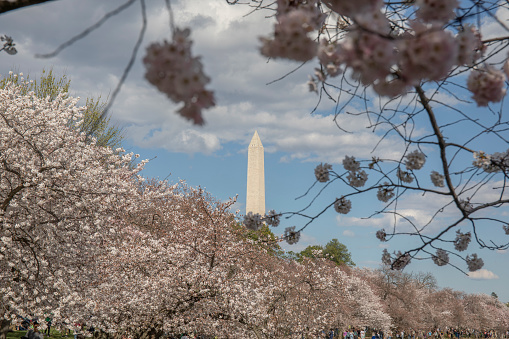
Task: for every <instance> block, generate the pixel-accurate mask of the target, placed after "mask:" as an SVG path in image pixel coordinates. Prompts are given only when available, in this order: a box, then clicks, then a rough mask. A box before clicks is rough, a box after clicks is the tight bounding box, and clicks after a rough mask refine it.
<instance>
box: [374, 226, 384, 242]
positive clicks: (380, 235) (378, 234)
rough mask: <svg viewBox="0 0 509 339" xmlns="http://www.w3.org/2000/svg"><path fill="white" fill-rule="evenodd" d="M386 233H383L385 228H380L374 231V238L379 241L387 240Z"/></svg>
mask: <svg viewBox="0 0 509 339" xmlns="http://www.w3.org/2000/svg"><path fill="white" fill-rule="evenodd" d="M386 237H387V233H385V229H384V228H382V229H381V230H378V231H376V238H377V239H378V240H380V241H387V239H386Z"/></svg>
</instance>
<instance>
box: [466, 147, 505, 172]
mask: <svg viewBox="0 0 509 339" xmlns="http://www.w3.org/2000/svg"><path fill="white" fill-rule="evenodd" d="M473 165H474V166H475V167H477V168H481V169H482V170H483V171H485V172H486V173H496V172H500V171H501V170H502V169H505V168H508V167H509V150H507V151H505V152H495V153H493V154H486V153H485V152H483V151H479V152H474V161H473Z"/></svg>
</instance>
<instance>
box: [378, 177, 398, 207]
mask: <svg viewBox="0 0 509 339" xmlns="http://www.w3.org/2000/svg"><path fill="white" fill-rule="evenodd" d="M384 185H389V183H388V182H386V183H384ZM394 195H395V193H394V188H392V187H387V186H385V187H384V186H381V187H378V192H377V193H376V197H377V198H378V200H380V201H382V202H387V201H389V200H390V199H392V198H393V197H394Z"/></svg>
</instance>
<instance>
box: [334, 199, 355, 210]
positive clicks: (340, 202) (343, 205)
mask: <svg viewBox="0 0 509 339" xmlns="http://www.w3.org/2000/svg"><path fill="white" fill-rule="evenodd" d="M334 209H335V210H336V212H338V213H341V214H347V213H348V212H350V210H351V209H352V202H351V201H350V200H348V199H345V198H344V197H341V198H340V199H336V201H335V202H334Z"/></svg>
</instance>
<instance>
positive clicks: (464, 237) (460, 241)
mask: <svg viewBox="0 0 509 339" xmlns="http://www.w3.org/2000/svg"><path fill="white" fill-rule="evenodd" d="M470 238H471V234H470V232H467V233H461V232H460V230H457V231H456V239H455V240H454V248H455V249H456V250H457V251H460V252H462V251H464V250H466V249H467V247H468V244H469V243H470Z"/></svg>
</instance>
